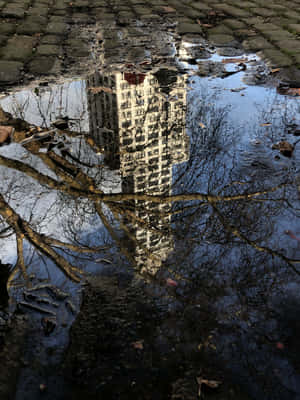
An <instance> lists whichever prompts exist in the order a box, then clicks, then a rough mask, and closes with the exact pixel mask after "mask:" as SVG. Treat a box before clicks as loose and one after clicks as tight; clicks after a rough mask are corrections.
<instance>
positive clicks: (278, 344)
mask: <svg viewBox="0 0 300 400" xmlns="http://www.w3.org/2000/svg"><path fill="white" fill-rule="evenodd" d="M276 349H278V350H283V349H284V344H283V343H281V342H277V343H276Z"/></svg>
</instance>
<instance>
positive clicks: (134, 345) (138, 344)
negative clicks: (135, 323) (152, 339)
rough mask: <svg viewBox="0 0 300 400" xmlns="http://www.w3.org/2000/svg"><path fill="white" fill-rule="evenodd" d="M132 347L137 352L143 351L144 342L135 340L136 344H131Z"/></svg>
mask: <svg viewBox="0 0 300 400" xmlns="http://www.w3.org/2000/svg"><path fill="white" fill-rule="evenodd" d="M131 345H132V347H133V348H134V349H137V350H143V349H144V340H137V341H136V342H133V343H131Z"/></svg>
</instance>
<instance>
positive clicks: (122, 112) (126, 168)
mask: <svg viewBox="0 0 300 400" xmlns="http://www.w3.org/2000/svg"><path fill="white" fill-rule="evenodd" d="M88 100H89V108H90V131H91V134H92V135H93V137H94V139H95V141H96V142H97V144H98V145H99V146H101V147H102V149H103V151H104V153H105V155H106V160H107V162H108V164H109V165H110V166H111V167H112V168H120V172H121V177H122V189H123V191H124V192H127V193H147V194H153V195H160V194H164V195H169V194H171V187H172V166H173V165H174V164H177V163H180V162H183V161H186V160H187V158H188V140H187V135H186V132H185V115H186V87H185V77H183V76H178V75H176V74H175V73H174V72H173V71H170V70H161V71H160V72H159V73H157V74H155V75H153V74H146V75H144V74H136V73H121V72H116V73H110V74H102V75H101V74H100V73H95V74H94V75H93V76H91V77H90V78H89V80H88ZM128 209H129V210H130V211H131V217H130V218H128V221H130V224H129V225H128V227H129V228H128V229H130V234H131V236H133V237H134V242H135V244H134V254H135V260H136V262H137V264H138V265H139V266H141V267H142V266H144V267H145V268H147V270H148V272H150V270H151V272H152V273H155V272H156V271H157V270H158V269H159V267H160V265H161V263H162V261H163V260H165V259H166V257H167V255H168V254H169V252H170V251H171V250H172V248H173V244H172V237H171V235H170V233H169V230H170V222H171V216H170V209H171V204H169V203H167V204H166V203H162V204H158V203H152V202H146V203H145V202H139V201H133V202H131V203H128ZM133 215H134V219H132V216H133Z"/></svg>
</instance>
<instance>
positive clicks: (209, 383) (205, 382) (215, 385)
mask: <svg viewBox="0 0 300 400" xmlns="http://www.w3.org/2000/svg"><path fill="white" fill-rule="evenodd" d="M196 380H197V383H198V397H201V390H202V385H206V386H208V387H209V388H211V389H216V388H218V387H219V386H220V385H221V383H222V382H220V381H215V380H208V379H204V378H202V377H201V376H198V377H197V378H196Z"/></svg>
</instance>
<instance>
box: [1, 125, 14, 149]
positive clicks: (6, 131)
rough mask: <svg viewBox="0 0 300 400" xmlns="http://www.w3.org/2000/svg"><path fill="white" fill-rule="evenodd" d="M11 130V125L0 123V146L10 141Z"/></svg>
mask: <svg viewBox="0 0 300 400" xmlns="http://www.w3.org/2000/svg"><path fill="white" fill-rule="evenodd" d="M13 132H14V128H13V127H12V126H6V125H0V146H2V145H4V144H9V143H10V140H11V136H12V134H13Z"/></svg>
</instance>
